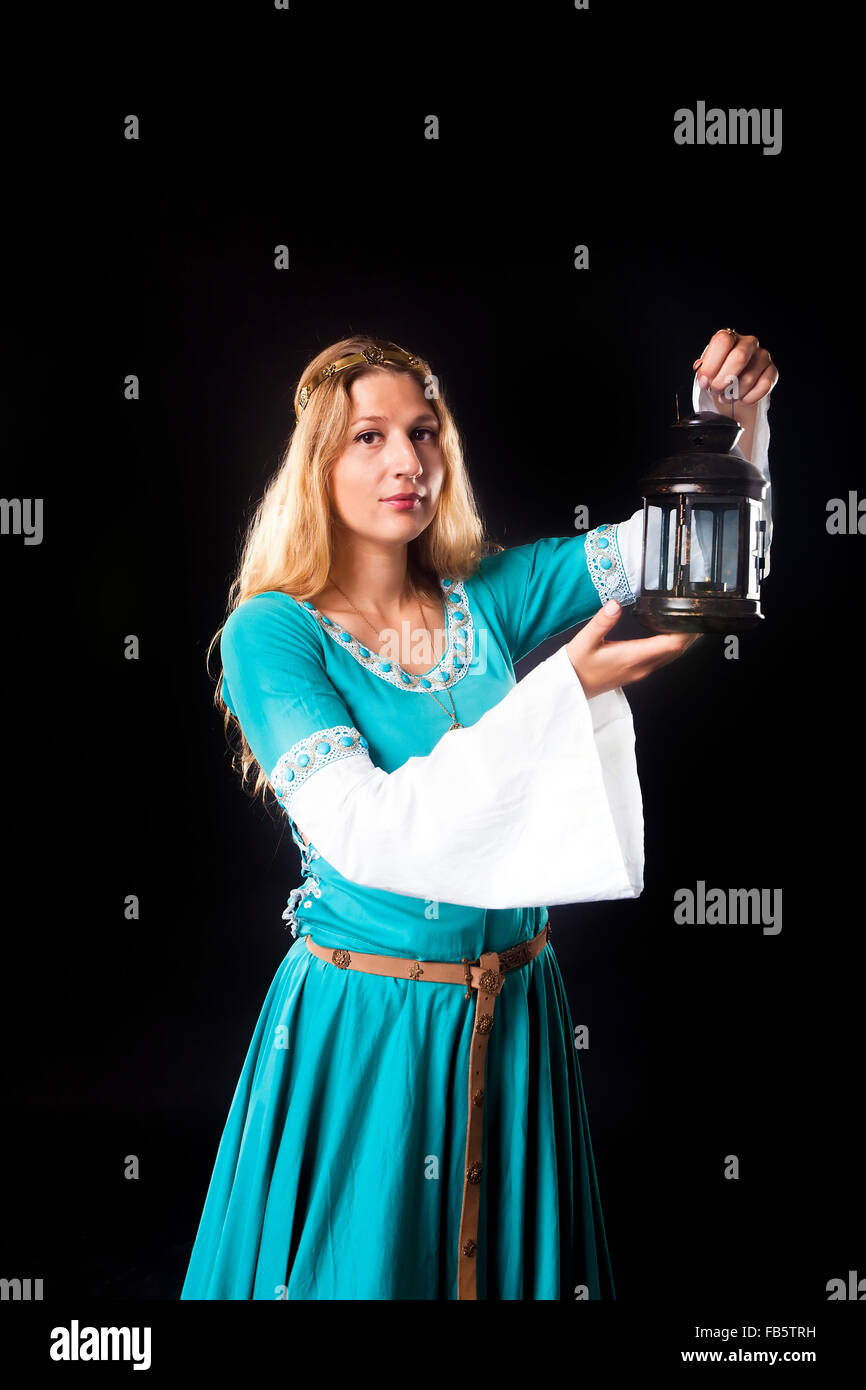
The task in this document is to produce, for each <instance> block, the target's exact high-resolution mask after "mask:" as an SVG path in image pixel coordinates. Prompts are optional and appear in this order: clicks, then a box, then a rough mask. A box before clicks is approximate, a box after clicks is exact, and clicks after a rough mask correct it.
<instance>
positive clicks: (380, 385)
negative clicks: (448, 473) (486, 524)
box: [328, 372, 445, 544]
mask: <svg viewBox="0 0 866 1390" xmlns="http://www.w3.org/2000/svg"><path fill="white" fill-rule="evenodd" d="M349 395H350V398H351V402H352V404H351V411H350V415H349V421H350V426H349V432H348V435H347V439H346V444H345V447H344V449H343V452H342V454H341V455H340V457H339V458H338V460H337V462H336V463H335V465H334V469H333V472H332V474H331V477H330V479H329V482H328V493H329V496H330V498H331V503H332V506H333V508H334V511H335V513H336V516H337V518H338V521H340V522H342V524H343V525H344V526H345V527H347V528H348V529H349V530H350V531H353V532H355V533H356V534H357V535H359V536H363V537H365V538H366V539H369V540H376V541H385V542H394V543H400V544H405V543H406V542H408V541H410V540H414V538H415V537H416V536H418V535H420V534H421V532H422V531H423V530H424V529H425V528H426V527H427V526H429V525H430V522H431V521H432V520H433V517H434V516H435V514H436V508H437V506H438V504H439V494H440V492H441V490H442V482H443V479H444V476H445V464H444V462H443V459H442V454H441V451H440V449H439V421H438V420H437V418H436V414H435V412H434V411H433V409H432V408H431V405H430V402H429V401H428V400H427V399H426V397H425V395H424V391H423V388H422V386H421V384H420V382H419V381H418V380H417V378H416V377H414V376H412V375H410V374H409V373H408V372H365V373H364V374H363V375H362V376H359V377H356V378H355V380H354V381H353V382H352V385H351V386H350V388H349ZM401 493H403V494H406V493H409V494H411V493H415V494H417V497H416V500H414V501H406V502H391V501H388V500H387V499H389V498H393V497H394V496H395V494H396V495H398V496H399V494H401Z"/></svg>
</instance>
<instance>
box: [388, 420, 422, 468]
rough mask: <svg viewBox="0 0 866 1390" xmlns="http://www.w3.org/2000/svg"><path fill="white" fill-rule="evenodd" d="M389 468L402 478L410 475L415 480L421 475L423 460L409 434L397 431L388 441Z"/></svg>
mask: <svg viewBox="0 0 866 1390" xmlns="http://www.w3.org/2000/svg"><path fill="white" fill-rule="evenodd" d="M388 467H389V468H390V469H391V470H392V471H393V472H394V473H396V474H397V475H398V476H400V477H402V476H403V474H404V473H408V474H409V476H410V477H412V478H415V477H417V476H418V475H419V474H420V473H421V460H420V459H419V458H418V455H417V454H416V452H415V446H414V445H413V443H412V441H411V439H410V438H409V436H408V434H404V433H402V432H400V431H399V430H395V431H394V433H393V434H391V435H390V436H389V439H388Z"/></svg>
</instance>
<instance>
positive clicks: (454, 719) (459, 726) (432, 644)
mask: <svg viewBox="0 0 866 1390" xmlns="http://www.w3.org/2000/svg"><path fill="white" fill-rule="evenodd" d="M331 583H332V584H333V586H334V588H335V589H337V590H338V592H339V593H341V594H342V595H343V598H344V599H345V600H346V602H347V603H348V605H349V607H350V608H354V609H355V612H356V613H357V614H358V617H359V618H363V619H364V622H365V623H366V624H367V626H368V628H369V629H370V631H371V632H375V633H376V641H377V642H381V641H382V634H381V632H377V631H376V628H374V626H373V624H372V623H371V622H370V620H369V618H366V617H364V614H363V613H362V612H361V610H360V608H356V607H355V605H354V603H353V602H352V600H351V599H350V598H349V595H348V594H347V593H345V592H344V590H343V589H341V588H340V586H339V584H338V583H337V581H336V579H332V580H331ZM409 583H410V585H411V588H412V595H413V597H414V599H415V602H416V603H417V605H418V612H419V613H420V614H421V621H422V623H423V624H424V627H425V628H426V629H427V636H428V637H429V638H430V651H431V653H432V654H433V655H434V656H435V653H436V644H435V642H434V640H433V633H432V632H431V631H430V624H429V623H428V622H427V619H426V617H425V616H424V608H423V606H422V604H421V600H420V598H419V597H418V591H417V589H416V588H415V583H414V581H413V580H412V578H411V577H410V579H409ZM381 654H382V653H381V652H379V653H377V655H379V656H381ZM410 674H411V673H410ZM445 693H446V695H447V696H448V699H449V700H450V701H451V712H450V713H449V710H448V706H447V705H443V704H442V701H441V700H440V699H439V697H438V696H437V695H436V694H435V693H434V692H433V691H432V690H428V691H427V694H428V695H432V696H433V699H434V700H435V701H436V703H437V705H439V707H440V708H441V709H443V710H444V711H445V713H446V714H447V715H448V718H449V719H450V720H451V726H450V728H449V729H448V733H449V734H450V732H451V729H462V728H463V725H462V724H461V723H460V721H459V720H458V718H457V710H456V709H455V707H454V696H453V695H452V694H451V691H450V690H449V689H448V687H447V686H446V687H445Z"/></svg>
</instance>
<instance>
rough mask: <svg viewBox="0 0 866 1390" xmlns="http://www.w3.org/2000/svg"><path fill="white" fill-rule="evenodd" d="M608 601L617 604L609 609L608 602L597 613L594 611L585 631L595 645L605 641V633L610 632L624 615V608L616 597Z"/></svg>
mask: <svg viewBox="0 0 866 1390" xmlns="http://www.w3.org/2000/svg"><path fill="white" fill-rule="evenodd" d="M608 603H610V604H615V605H616V606H615V607H614V608H612V609H611V611H608V606H607V603H606V604H604V605H603V607H601V608H599V610H598V612H597V613H593V615H592V617H591V618H590V620H589V622H588V623H587V624H586V627H585V628H584V629H583V632H585V633H588V634H589V641H590V642H591V643H592V644H593V645H597V644H598V643H599V642H603V641H604V638H605V633H608V632H610V630H611V628H612V627H615V626H616V624H617V623H618V622H619V620H620V618H621V617H622V608H621V606H620V604H619V603H618V602H617V600H616V599H608Z"/></svg>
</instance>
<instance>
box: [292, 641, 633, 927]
mask: <svg viewBox="0 0 866 1390" xmlns="http://www.w3.org/2000/svg"><path fill="white" fill-rule="evenodd" d="M323 732H324V731H323ZM314 737H315V736H314ZM634 745H635V736H634V726H633V723H632V717H631V709H630V707H629V704H628V701H627V700H626V697H625V694H624V692H623V690H622V689H621V688H618V689H616V690H611V691H607V692H605V693H604V694H602V695H597V696H595V697H593V698H592V699H589V700H587V698H586V695H585V693H584V690H583V687H582V685H581V683H580V680H579V679H578V676H577V674H576V672H575V670H574V668H573V667H572V665H571V662H570V660H569V657H568V653H567V650H566V648H565V647H564V646H563V647H560V648H559V649H558V650H557V651H556V652H555V653H554V655H553V656H551V657H548V658H547V659H546V660H545V661H542V662H541V663H540V664H539V665H538V666H536V667H535V668H534V670H532V671H531V672H530V673H529V674H528V675H526V676H524V677H523V679H522V680H520V681H518V683H517V685H515V686H514V688H513V689H512V690H510V691H509V693H508V694H507V695H506V696H505V697H504V698H503V699H502V700H500V701H499V703H498V704H497V705H494V706H493V708H492V709H489V710H487V712H486V713H485V714H483V715H482V717H481V718H480V719H479V720H478V721H477V722H476V723H475V724H473V725H471V726H470V727H468V728H462V729H453V730H449V731H447V732H446V733H444V734H443V736H442V738H441V739H440V741H439V742H438V743H437V744H436V746H435V748H434V749H433V750H432V752H431V753H430V754H428V755H427V756H426V757H412V758H409V759H408V760H407V761H406V762H405V763H404V764H403V765H402V766H401V767H399V768H396V769H395V770H394V771H393V772H390V773H386V772H385V771H384V770H383V769H382V768H378V767H376V766H375V765H374V764H373V763H372V761H371V759H370V758H369V755H368V754H366V753H363V754H358V753H356V755H355V756H351V757H340V758H337V759H335V760H334V761H333V762H331V763H329V764H327V765H325V766H322V767H320V768H319V769H318V770H317V771H316V773H315V775H314V776H311V777H309V778H307V780H305V781H302V782H301V784H300V785H299V786H297V787H294V788H293V787H292V785H291V784H289V785H287V784H286V783H285V782H284V781H281V778H280V769H279V765H278V766H277V767H276V768H275V769H274V772H273V773H272V775H271V781H272V783H273V784H274V786H275V788H276V789H277V791H278V795H280V797H281V800H282V803H283V806H284V809H285V810H286V811H288V812H289V813H290V815H291V817H292V819H293V820H294V822H295V824H296V825H297V826H299V827H300V828H301V829H302V831H303V833H304V834H305V835H306V836H307V838H308V839H309V840H310V841H311V842H312V844H313V846H314V848H315V849H317V850H318V852H319V853H320V854H321V855H322V856H323V857H324V858H325V859H326V860H327V861H328V862H329V863H330V864H332V865H333V866H334V867H335V868H336V869H337V870H338V872H339V873H341V874H343V876H344V877H346V878H348V879H350V880H351V881H353V882H355V883H358V884H361V885H362V886H365V887H368V888H378V889H383V890H385V891H387V892H391V893H400V894H404V895H406V896H410V897H419V898H421V897H423V898H435V899H437V900H438V901H440V902H448V903H458V904H463V905H465V906H468V907H486V908H509V907H537V906H550V905H553V904H556V903H572V902H595V901H597V900H600V899H602V900H604V899H610V898H636V897H638V896H639V895H640V894H641V893H642V892H643V865H644V839H643V804H642V799H641V790H640V783H639V781H638V774H637V765H636V761H635V746H634Z"/></svg>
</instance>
